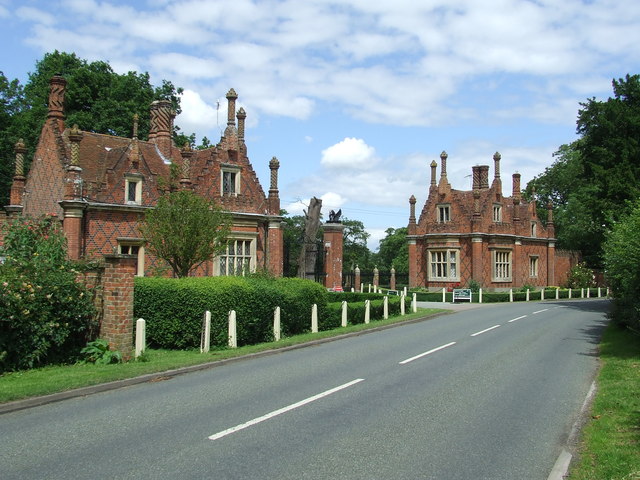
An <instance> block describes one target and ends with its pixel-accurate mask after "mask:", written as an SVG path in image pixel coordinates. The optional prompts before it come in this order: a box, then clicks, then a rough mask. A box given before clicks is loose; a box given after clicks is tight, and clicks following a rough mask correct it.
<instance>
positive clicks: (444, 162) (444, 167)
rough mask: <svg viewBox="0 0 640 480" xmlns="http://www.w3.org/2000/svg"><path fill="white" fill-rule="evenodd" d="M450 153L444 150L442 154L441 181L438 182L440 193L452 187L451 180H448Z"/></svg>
mask: <svg viewBox="0 0 640 480" xmlns="http://www.w3.org/2000/svg"><path fill="white" fill-rule="evenodd" d="M448 157H449V155H448V154H447V152H445V151H444V150H443V151H442V153H441V154H440V168H441V169H442V170H441V172H440V183H439V184H438V191H439V193H440V194H443V193H446V192H448V191H449V189H450V188H451V185H450V184H449V180H447V158H448Z"/></svg>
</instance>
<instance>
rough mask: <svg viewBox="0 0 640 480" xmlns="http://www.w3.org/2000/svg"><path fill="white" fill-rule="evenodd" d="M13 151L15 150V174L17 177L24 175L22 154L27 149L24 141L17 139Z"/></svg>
mask: <svg viewBox="0 0 640 480" xmlns="http://www.w3.org/2000/svg"><path fill="white" fill-rule="evenodd" d="M14 151H15V152H16V170H15V174H16V176H17V177H22V176H23V175H24V154H25V153H27V149H26V147H25V146H24V141H23V140H22V139H20V140H18V142H17V143H16V145H15V147H14Z"/></svg>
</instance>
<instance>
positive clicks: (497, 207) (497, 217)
mask: <svg viewBox="0 0 640 480" xmlns="http://www.w3.org/2000/svg"><path fill="white" fill-rule="evenodd" d="M493 221H494V222H495V223H502V205H501V204H499V203H494V204H493Z"/></svg>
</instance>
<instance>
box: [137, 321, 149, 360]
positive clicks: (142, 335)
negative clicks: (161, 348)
mask: <svg viewBox="0 0 640 480" xmlns="http://www.w3.org/2000/svg"><path fill="white" fill-rule="evenodd" d="M145 325H146V324H145V321H144V318H139V319H138V320H137V321H136V358H138V357H139V356H140V355H142V354H143V353H144V350H145V348H146V344H147V330H146V326H145Z"/></svg>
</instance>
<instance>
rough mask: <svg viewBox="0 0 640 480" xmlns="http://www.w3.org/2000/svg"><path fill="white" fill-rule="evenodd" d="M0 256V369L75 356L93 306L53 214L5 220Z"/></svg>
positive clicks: (89, 327)
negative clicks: (1, 260) (78, 279)
mask: <svg viewBox="0 0 640 480" xmlns="http://www.w3.org/2000/svg"><path fill="white" fill-rule="evenodd" d="M0 257H4V262H3V264H2V265H0V299H1V301H0V372H2V371H8V370H15V369H22V368H31V367H34V366H39V365H45V364H50V363H62V362H67V361H72V360H74V359H75V358H77V356H78V355H79V352H80V349H81V348H82V347H83V346H84V345H85V343H86V341H87V338H88V336H89V335H90V334H91V333H92V331H93V329H94V328H95V325H94V323H93V322H94V320H93V319H94V317H95V310H94V306H93V301H92V298H91V295H90V294H89V292H88V291H87V290H86V288H85V287H84V285H82V284H81V283H78V282H77V281H76V278H77V276H78V273H79V272H78V270H77V268H78V265H76V264H74V263H73V262H70V261H69V260H67V257H66V242H65V237H64V234H63V232H62V230H61V228H60V223H59V222H58V219H57V218H55V217H54V216H46V217H42V218H39V219H29V218H20V219H17V220H14V221H13V222H10V223H9V224H8V225H7V226H6V232H5V237H4V245H3V246H1V247H0Z"/></svg>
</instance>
